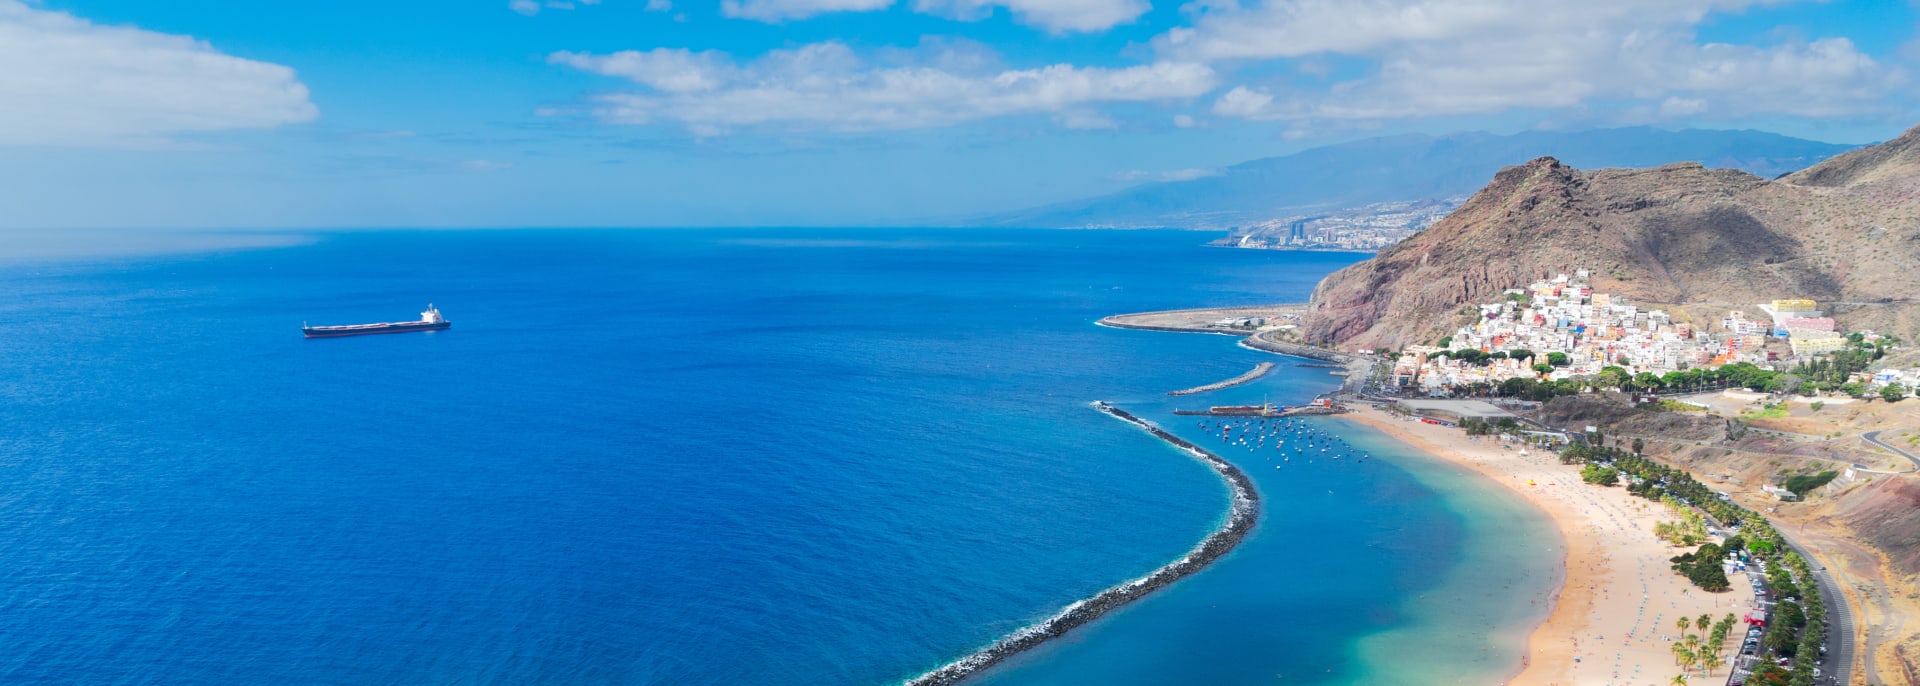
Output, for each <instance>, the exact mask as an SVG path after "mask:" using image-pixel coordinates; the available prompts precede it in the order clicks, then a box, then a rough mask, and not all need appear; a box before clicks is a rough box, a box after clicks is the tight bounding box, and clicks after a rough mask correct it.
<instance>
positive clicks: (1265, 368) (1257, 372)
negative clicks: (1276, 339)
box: [1167, 362, 1273, 395]
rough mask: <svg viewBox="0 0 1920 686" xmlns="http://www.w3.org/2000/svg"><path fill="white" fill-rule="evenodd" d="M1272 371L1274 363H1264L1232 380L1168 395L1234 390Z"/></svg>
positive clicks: (1184, 389) (1172, 392)
mask: <svg viewBox="0 0 1920 686" xmlns="http://www.w3.org/2000/svg"><path fill="white" fill-rule="evenodd" d="M1270 371H1273V363H1272V362H1262V363H1260V364H1257V365H1254V366H1253V369H1251V370H1249V371H1248V372H1247V373H1245V374H1241V375H1239V376H1236V377H1233V378H1231V379H1227V380H1226V381H1218V382H1214V383H1210V384H1207V385H1205V386H1194V387H1193V388H1183V389H1181V390H1178V391H1167V395H1197V394H1200V393H1206V392H1208V391H1217V390H1220V389H1222V388H1232V387H1234V386H1238V385H1240V384H1243V383H1246V382H1248V381H1252V380H1254V379H1258V378H1260V377H1262V376H1266V375H1267V372H1270Z"/></svg>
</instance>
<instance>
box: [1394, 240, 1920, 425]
mask: <svg viewBox="0 0 1920 686" xmlns="http://www.w3.org/2000/svg"><path fill="white" fill-rule="evenodd" d="M1589 278H1590V274H1589V272H1588V271H1587V270H1579V271H1576V272H1575V273H1573V274H1571V275H1569V274H1559V275H1556V276H1555V277H1553V278H1552V279H1542V280H1538V281H1535V282H1533V283H1531V284H1529V285H1527V286H1525V287H1520V288H1511V289H1508V290H1506V291H1505V292H1504V293H1502V298H1501V299H1500V300H1499V301H1498V302H1492V303H1485V304H1481V305H1479V306H1478V308H1477V311H1476V312H1475V317H1474V321H1473V323H1471V324H1469V325H1466V326H1462V327H1460V328H1459V329H1458V330H1456V331H1454V332H1453V333H1452V334H1451V335H1449V336H1447V337H1445V338H1442V339H1440V340H1439V341H1437V342H1436V343H1435V344H1433V345H1413V346H1407V347H1406V349H1404V350H1401V351H1398V355H1397V357H1396V358H1395V360H1394V362H1393V365H1392V372H1391V381H1390V386H1391V387H1392V388H1393V389H1396V390H1399V391H1403V392H1406V393H1412V394H1420V395H1427V396H1449V395H1463V394H1465V395H1473V394H1480V391H1482V390H1484V389H1487V388H1490V387H1493V386H1497V385H1500V384H1502V383H1503V382H1506V381H1509V380H1512V379H1530V380H1535V381H1538V382H1546V383H1551V382H1569V381H1575V380H1590V381H1592V382H1593V383H1596V384H1599V385H1604V386H1609V387H1614V388H1627V389H1629V390H1640V391H1649V392H1650V391H1659V390H1662V389H1676V390H1677V389H1682V388H1692V387H1698V386H1701V385H1706V384H1709V383H1718V382H1720V381H1722V379H1719V378H1717V377H1714V376H1712V375H1710V374H1708V373H1707V370H1710V369H1714V368H1720V367H1725V366H1727V365H1736V364H1742V365H1750V366H1752V367H1753V368H1757V369H1762V370H1772V371H1781V372H1785V371H1791V370H1795V369H1808V370H1811V369H1814V368H1815V367H1816V366H1818V365H1816V364H1815V361H1817V360H1822V359H1827V358H1832V357H1834V356H1835V354H1836V353H1842V352H1844V351H1849V350H1856V349H1857V350H1863V351H1874V350H1877V349H1880V348H1883V347H1884V345H1886V344H1888V343H1890V342H1891V339H1889V338H1888V337H1886V336H1882V335H1880V334H1877V333H1874V332H1872V331H1854V332H1843V331H1840V330H1839V329H1838V327H1837V324H1836V323H1835V321H1834V319H1833V318H1832V317H1829V316H1826V314H1825V313H1824V312H1822V311H1821V309H1820V307H1819V304H1818V303H1816V302H1815V301H1813V300H1809V299H1805V298H1782V299H1777V300H1773V301H1771V302H1768V303H1757V304H1755V305H1754V306H1753V307H1754V309H1753V310H1730V311H1727V312H1726V313H1725V314H1724V316H1722V317H1720V318H1719V320H1718V321H1717V322H1713V324H1714V325H1703V324H1699V323H1695V322H1689V321H1684V320H1680V319H1677V318H1676V317H1675V316H1674V315H1673V314H1671V313H1669V312H1666V311H1663V310H1661V309H1659V308H1652V307H1641V306H1640V305H1639V304H1637V303H1635V302H1633V301H1631V300H1629V299H1627V298H1625V297H1622V296H1619V295H1615V294H1609V293H1603V292H1597V291H1595V289H1594V288H1593V287H1592V286H1591V285H1589ZM1370 352H1371V351H1370ZM1829 366H1831V365H1829ZM1829 376H1831V375H1829ZM1834 381H1836V383H1832V384H1829V385H1830V386H1831V388H1827V387H1823V386H1820V385H1819V384H1818V382H1816V381H1809V380H1802V383H1803V384H1808V385H1806V388H1805V390H1808V391H1826V390H1831V391H1842V390H1844V391H1847V392H1850V393H1851V394H1854V395H1858V394H1861V393H1864V392H1873V393H1887V394H1903V395H1904V394H1906V393H1908V392H1909V391H1910V390H1911V389H1912V388H1913V386H1914V385H1915V383H1916V382H1920V368H1914V369H1904V370H1902V369H1888V370H1881V371H1879V372H1877V373H1867V372H1866V371H1865V370H1864V367H1862V368H1861V369H1848V370H1845V371H1844V373H1843V375H1842V376H1841V377H1839V378H1835V379H1834ZM1888 389H1891V390H1888ZM1757 390H1775V389H1765V388H1762V389H1757Z"/></svg>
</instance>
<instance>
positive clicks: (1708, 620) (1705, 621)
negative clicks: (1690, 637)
mask: <svg viewBox="0 0 1920 686" xmlns="http://www.w3.org/2000/svg"><path fill="white" fill-rule="evenodd" d="M1712 623H1713V616H1712V615H1709V614H1707V613H1705V612H1702V613H1700V617H1699V618H1698V619H1695V620H1693V626H1694V628H1697V629H1699V630H1700V633H1703V634H1704V633H1707V626H1708V625H1710V624H1712Z"/></svg>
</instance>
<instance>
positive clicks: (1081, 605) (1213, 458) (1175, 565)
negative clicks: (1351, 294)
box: [905, 401, 1260, 686]
mask: <svg viewBox="0 0 1920 686" xmlns="http://www.w3.org/2000/svg"><path fill="white" fill-rule="evenodd" d="M1093 407H1094V409H1096V410H1099V411H1101V412H1105V413H1107V414H1108V415H1111V416H1113V417H1115V418H1117V419H1120V420H1121V421H1125V422H1127V423H1129V424H1133V425H1134V426H1138V427H1140V428H1141V429H1144V430H1145V431H1146V432H1147V433H1150V434H1153V435H1154V436H1155V437H1158V438H1159V439H1160V440H1163V441H1166V442H1167V443H1169V444H1171V445H1173V446H1174V447H1176V448H1179V449H1181V450H1183V451H1185V452H1186V453H1187V454H1188V455H1191V456H1192V457H1193V458H1194V459H1196V460H1199V461H1201V462H1202V463H1205V464H1206V465H1207V466H1208V467H1212V468H1213V471H1214V472H1216V473H1218V474H1219V475H1220V478H1221V480H1223V481H1226V482H1227V487H1228V488H1229V489H1231V490H1232V491H1233V507H1232V509H1231V510H1229V511H1228V513H1227V521H1226V522H1224V523H1222V524H1221V525H1220V528H1218V529H1215V530H1214V532H1213V533H1211V534H1208V535H1207V537H1206V538H1203V539H1201V540H1200V544H1199V545H1196V546H1194V548H1193V550H1189V551H1187V554H1186V555H1185V556H1183V557H1181V558H1180V559H1178V560H1174V561H1173V562H1169V563H1167V564H1166V565H1165V566H1163V567H1161V568H1159V569H1156V570H1153V572H1152V573H1149V574H1147V575H1146V576H1143V577H1140V578H1138V579H1134V580H1132V581H1129V582H1126V583H1123V584H1120V585H1118V586H1114V587H1112V588H1108V589H1107V590H1104V591H1101V592H1099V593H1096V594H1094V596H1093V597H1091V598H1088V599H1086V600H1082V601H1079V602H1076V603H1074V604H1072V605H1068V606H1066V608H1064V609H1062V610H1060V611H1059V612H1058V613H1055V614H1054V615H1053V616H1051V617H1048V618H1046V619H1044V620H1041V621H1039V622H1038V623H1035V624H1032V625H1029V626H1027V627H1026V628H1023V629H1020V630H1019V631H1015V632H1013V633H1011V634H1008V635H1006V636H1005V637H1003V638H1001V639H1000V640H998V641H994V642H993V644H992V645H989V646H987V647H985V648H981V649H980V650H978V651H975V652H974V653H973V654H972V655H968V656H966V657H963V658H960V659H958V660H954V661H953V662H949V663H947V664H946V665H945V666H942V667H940V668H938V669H935V670H933V671H930V672H927V673H925V674H922V675H920V676H917V677H914V678H912V679H909V680H907V681H906V682H905V683H906V684H907V686H947V685H949V684H957V683H960V682H961V681H964V680H966V678H967V677H969V676H972V675H974V674H976V673H978V672H979V671H980V670H983V669H986V668H988V667H991V666H993V665H994V664H996V663H998V662H1000V661H1001V660H1005V659H1007V658H1009V657H1012V656H1014V655H1016V654H1019V653H1020V652H1022V651H1025V650H1028V649H1031V648H1033V647H1034V646H1038V645H1040V644H1042V643H1045V642H1047V641H1048V640H1050V639H1053V638H1054V637H1057V636H1060V635H1061V634H1065V633H1067V632H1068V631H1071V630H1073V628H1074V627H1078V626H1080V625H1083V624H1086V623H1087V622H1091V621H1093V620H1095V619H1099V618H1100V616H1101V615H1104V614H1106V613H1108V612H1111V611H1113V610H1114V609H1116V608H1119V607H1120V606H1122V605H1126V604H1127V603H1130V602H1133V601H1135V600H1139V599H1140V598H1143V597H1145V596H1146V595H1147V594H1149V593H1152V592H1154V591H1156V590H1159V589H1161V588H1165V587H1166V586H1167V585H1168V584H1171V583H1173V582H1175V581H1179V580H1180V579H1182V578H1185V577H1186V576H1188V575H1191V574H1193V573H1194V572H1198V571H1200V570H1201V569H1203V568H1205V567H1206V566H1207V565H1208V564H1211V563H1212V562H1213V561H1214V560H1218V559H1220V557H1221V556H1222V555H1226V554H1227V553H1228V552H1229V551H1231V550H1233V548H1234V546H1237V545H1239V544H1240V541H1241V540H1243V539H1245V538H1246V537H1247V533H1248V532H1251V531H1252V530H1253V523H1254V520H1256V519H1258V518H1259V514H1260V495H1259V494H1258V493H1255V492H1254V490H1253V482H1252V481H1251V480H1249V479H1248V478H1247V475H1246V474H1245V473H1244V472H1241V471H1240V468H1239V467H1235V466H1233V463H1231V462H1228V461H1226V459H1224V458H1222V457H1220V456H1219V455H1215V454H1213V453H1211V452H1208V451H1207V449H1205V448H1202V447H1200V446H1197V445H1194V444H1193V443H1191V442H1188V441H1187V440H1186V439H1183V438H1180V437H1179V436H1175V435H1173V434H1171V433H1168V432H1167V431H1166V430H1165V429H1161V428H1160V427H1159V426H1156V425H1154V423H1153V422H1149V421H1147V420H1144V419H1141V418H1139V417H1136V416H1134V415H1133V414H1132V413H1130V412H1127V411H1126V410H1122V409H1120V408H1117V407H1114V406H1112V405H1108V404H1107V403H1106V402H1104V401H1096V402H1094V403H1093Z"/></svg>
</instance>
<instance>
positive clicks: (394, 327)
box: [300, 322, 453, 338]
mask: <svg viewBox="0 0 1920 686" xmlns="http://www.w3.org/2000/svg"><path fill="white" fill-rule="evenodd" d="M452 326H453V322H400V323H393V324H362V325H359V326H310V327H305V328H302V329H300V332H301V333H304V334H306V336H307V338H344V337H347V336H372V335H376V334H383V333H413V332H415V331H441V330H445V329H448V328H451V327H452Z"/></svg>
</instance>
